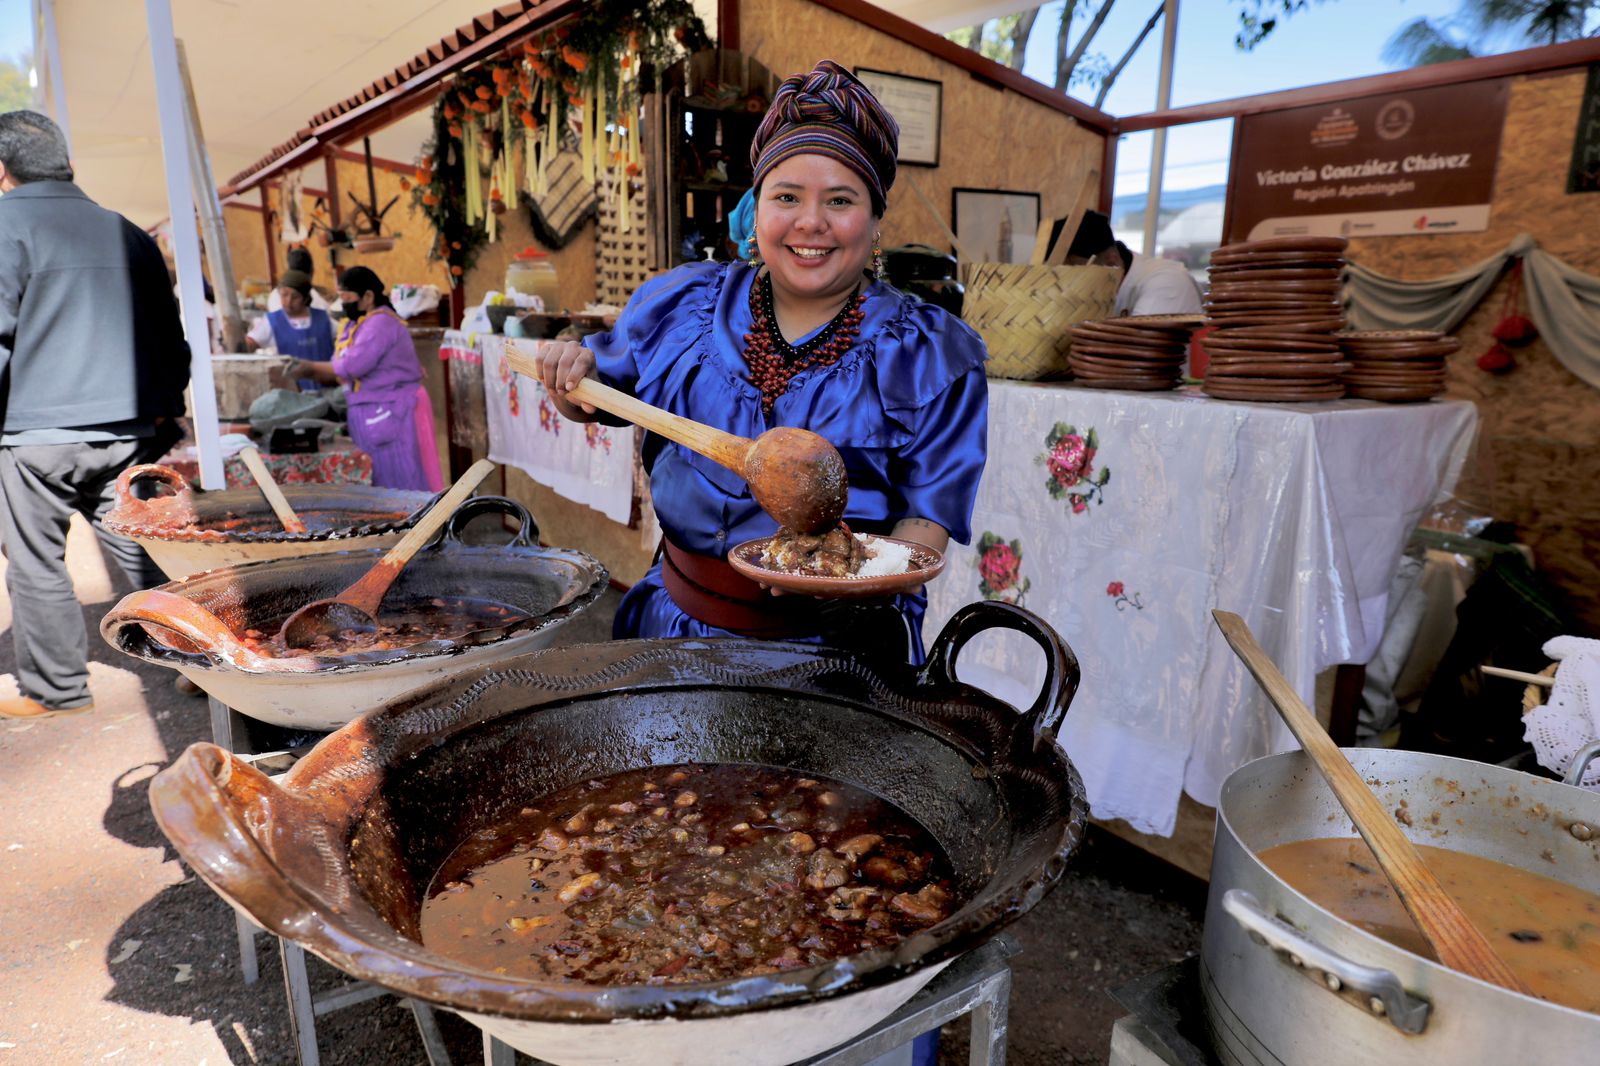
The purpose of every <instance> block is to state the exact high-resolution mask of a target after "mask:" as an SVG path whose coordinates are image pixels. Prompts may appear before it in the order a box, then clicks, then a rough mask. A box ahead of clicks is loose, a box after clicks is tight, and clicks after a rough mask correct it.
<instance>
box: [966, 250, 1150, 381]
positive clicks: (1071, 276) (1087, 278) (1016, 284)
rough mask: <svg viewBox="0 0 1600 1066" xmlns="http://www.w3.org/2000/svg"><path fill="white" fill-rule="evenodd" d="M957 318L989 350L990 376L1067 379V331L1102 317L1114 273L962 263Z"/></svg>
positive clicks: (1113, 291) (1112, 297)
mask: <svg viewBox="0 0 1600 1066" xmlns="http://www.w3.org/2000/svg"><path fill="white" fill-rule="evenodd" d="M961 280H962V283H963V284H964V285H965V287H966V302H965V303H964V304H963V305H962V311H961V317H962V318H963V319H965V320H966V323H967V325H969V326H971V327H972V328H973V329H975V330H977V331H978V332H979V334H981V335H982V336H983V340H984V343H985V344H987V345H988V348H989V362H988V364H987V365H986V366H985V371H986V372H987V373H988V375H989V376H990V377H992V378H1015V379H1018V380H1021V381H1048V380H1050V379H1052V378H1067V377H1071V376H1072V372H1071V371H1070V370H1069V369H1068V368H1067V352H1068V351H1069V350H1070V349H1071V347H1072V333H1071V330H1072V327H1073V326H1074V325H1076V324H1077V323H1079V322H1087V321H1090V320H1092V319H1097V318H1107V317H1109V316H1110V314H1111V308H1112V306H1113V305H1114V304H1115V303H1116V299H1117V282H1118V280H1119V275H1118V274H1117V272H1116V271H1115V270H1111V269H1109V268H1107V267H1099V266H1032V265H1030V264H1027V263H963V264H962V265H961Z"/></svg>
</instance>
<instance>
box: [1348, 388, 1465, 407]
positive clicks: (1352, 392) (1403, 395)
mask: <svg viewBox="0 0 1600 1066" xmlns="http://www.w3.org/2000/svg"><path fill="white" fill-rule="evenodd" d="M1443 392H1444V389H1443V388H1442V387H1440V388H1426V387H1425V388H1410V387H1407V388H1403V389H1402V388H1385V387H1380V386H1375V385H1351V386H1349V387H1348V388H1347V389H1346V390H1345V395H1346V396H1349V397H1350V398H1351V399H1352V400H1380V401H1382V402H1384V403H1420V402H1422V401H1424V400H1431V399H1433V398H1434V397H1435V396H1438V395H1440V394H1442V393H1443Z"/></svg>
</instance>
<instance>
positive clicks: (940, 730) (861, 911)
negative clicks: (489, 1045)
mask: <svg viewBox="0 0 1600 1066" xmlns="http://www.w3.org/2000/svg"><path fill="white" fill-rule="evenodd" d="M996 627H1001V628H1008V629H1014V630H1019V631H1021V632H1022V633H1024V634H1026V635H1027V636H1029V637H1031V638H1032V639H1033V640H1034V641H1035V642H1036V643H1038V644H1039V646H1040V647H1041V648H1042V649H1043V650H1044V652H1045V656H1046V662H1047V670H1046V678H1045V682H1044V684H1043V686H1042V687H1041V691H1040V692H1039V695H1038V698H1037V699H1036V700H1035V701H1034V703H1033V704H1032V705H1031V706H1030V707H1028V708H1027V709H1026V710H1024V711H1020V712H1019V711H1018V710H1017V709H1016V708H1013V707H1011V706H1010V705H1008V704H1005V703H1003V702H1001V701H999V700H996V699H995V698H993V697H992V696H989V695H988V694H986V693H984V692H983V691H981V690H979V689H975V688H972V687H970V686H967V685H965V684H962V683H961V682H959V681H958V680H956V673H957V671H956V661H957V657H958V656H959V654H960V651H961V649H962V647H963V646H964V645H965V644H966V643H967V642H968V641H969V640H970V639H971V638H973V637H974V636H977V635H978V634H980V633H982V632H985V631H987V630H990V629H993V628H996ZM1077 677H1078V672H1077V663H1076V661H1075V660H1074V659H1073V657H1072V653H1071V651H1070V650H1069V649H1068V648H1067V647H1066V646H1065V645H1064V644H1063V643H1062V642H1061V640H1060V638H1059V637H1057V636H1056V635H1055V633H1054V632H1053V631H1051V630H1050V629H1049V627H1048V626H1047V625H1045V623H1043V622H1042V621H1041V620H1039V619H1038V618H1036V617H1035V616H1033V615H1031V614H1029V613H1028V612H1026V611H1024V610H1022V609H1021V608H1017V607H1013V606H1011V605H1009V604H999V603H980V604H973V605H970V606H968V607H966V608H964V609H963V610H962V611H960V612H958V613H957V614H956V616H955V617H954V618H952V619H951V621H950V623H949V624H948V625H947V626H946V627H945V629H944V631H943V632H942V633H941V634H940V635H939V637H938V639H937V640H936V641H935V642H934V645H933V648H932V650H931V654H930V655H929V658H928V662H927V664H926V665H925V666H923V667H921V668H913V667H910V666H904V665H898V664H887V665H885V664H879V663H871V662H869V661H867V660H865V659H862V658H858V657H856V656H855V655H853V654H851V653H850V652H847V651H842V650H837V649H829V648H818V647H814V646H807V645H796V644H784V643H778V642H769V641H752V640H735V639H728V640H655V641H614V642H610V643H606V644H589V645H577V646H573V647H568V648H560V649H552V650H549V651H546V652H543V653H541V654H537V655H529V656H523V657H520V658H518V659H515V660H511V661H504V662H501V663H499V664H496V665H492V666H488V667H479V668H477V669H475V670H471V671H468V672H466V673H463V674H461V675H459V676H457V677H455V678H453V679H452V680H450V681H449V682H447V683H444V684H441V685H439V686H437V687H434V688H432V689H429V690H428V691H426V692H421V693H415V694H413V695H411V696H408V697H406V698H404V699H402V700H398V701H395V702H393V703H391V704H389V705H388V706H385V707H381V708H378V709H375V710H373V711H372V712H370V713H368V714H365V715H363V716H361V717H360V718H358V719H356V720H355V721H353V722H351V724H350V725H348V726H346V727H344V728H343V729H341V730H339V731H338V732H336V733H334V734H333V735H331V736H329V737H327V738H325V739H324V740H323V741H322V742H321V743H319V744H318V745H317V747H316V748H315V749H314V750H313V751H312V752H311V753H310V754H309V755H307V756H306V757H305V758H304V759H302V760H301V761H300V762H299V763H298V764H297V765H296V766H295V767H294V769H292V770H291V771H290V772H289V773H288V774H287V775H286V776H285V777H284V778H282V779H281V780H279V781H276V782H275V781H269V780H268V779H267V778H265V777H264V776H263V775H262V774H260V773H259V772H258V771H256V770H254V769H252V768H251V767H250V766H248V765H247V764H245V763H244V762H241V761H239V760H237V759H235V758H233V757H232V756H230V755H229V754H228V753H227V752H225V751H223V750H222V749H220V748H218V747H216V746H214V745H210V744H196V745H194V746H192V747H191V748H190V749H189V750H188V751H187V752H186V753H184V754H183V755H182V756H181V757H180V758H179V759H178V760H177V762H176V763H175V764H174V765H173V766H172V767H171V768H169V769H167V770H165V771H163V772H162V773H161V774H160V775H158V776H157V777H156V778H155V779H154V780H153V781H152V783H151V788H150V799H151V805H152V807H153V808H154V810H155V815H156V819H157V821H158V822H159V823H160V825H161V827H162V829H163V831H164V832H165V833H166V834H167V836H168V837H169V838H170V839H171V841H172V842H173V844H174V845H175V846H176V847H177V849H178V851H179V852H180V854H182V855H183V857H184V859H185V860H186V861H187V862H189V863H190V864H191V865H192V866H193V868H194V869H195V870H196V871H197V872H198V873H199V874H200V875H201V876H202V877H203V878H204V879H205V880H206V881H207V882H208V883H209V884H211V886H212V887H213V888H214V889H215V890H216V891H217V892H218V893H219V894H221V895H222V896H223V897H224V898H225V899H227V900H229V901H230V902H231V903H233V904H234V905H235V906H237V907H239V908H241V909H243V910H244V911H245V912H246V913H248V914H249V915H250V916H251V917H252V918H254V919H255V920H256V921H257V922H259V923H261V925H262V926H263V927H265V928H267V929H271V930H272V931H274V932H275V933H278V934H279V935H281V936H286V937H289V938H292V939H293V940H295V941H296V942H297V943H299V944H301V945H302V946H304V947H305V948H306V949H307V950H310V951H312V952H314V953H316V954H318V955H320V956H321V957H322V958H324V959H326V960H328V961H329V962H331V963H332V964H333V965H335V966H337V967H339V968H340V969H342V970H344V971H345V972H346V973H349V974H351V975H353V976H355V977H358V978H360V979H362V980H366V981H371V982H373V983H375V984H377V985H380V986H382V987H384V988H387V989H390V990H392V991H394V992H397V993H399V994H401V995H405V996H412V997H416V998H418V999H421V1000H425V1001H427V1002H429V1003H433V1004H435V1005H438V1006H442V1007H447V1008H450V1009H453V1010H456V1011H458V1012H460V1013H461V1014H462V1015H464V1016H465V1017H467V1018H468V1019H469V1020H471V1021H472V1022H474V1023H475V1024H477V1025H479V1026H481V1027H482V1028H483V1029H484V1030H485V1031H486V1032H488V1033H490V1034H492V1035H493V1036H495V1037H497V1038H499V1039H500V1040H502V1041H504V1042H505V1043H507V1044H508V1045H510V1046H512V1047H514V1048H516V1049H518V1050H519V1051H522V1052H525V1053H527V1054H529V1055H531V1056H533V1057H535V1058H537V1059H539V1060H541V1061H544V1062H549V1063H555V1064H558V1066H599V1064H602V1063H608V1064H615V1063H650V1064H651V1066H777V1064H780V1063H789V1062H794V1061H797V1060H800V1059H804V1058H808V1057H810V1056H812V1055H815V1054H817V1053H819V1052H821V1051H823V1050H825V1049H827V1048H829V1047H832V1046H834V1045H837V1044H840V1043H842V1042H844V1041H847V1040H849V1039H851V1038H852V1037H853V1036H855V1035H856V1034H858V1033H860V1032H862V1031H863V1030H865V1029H867V1028H868V1027H870V1026H872V1025H873V1024H875V1023H877V1022H878V1021H880V1020H882V1019H883V1018H884V1017H887V1016H888V1015H889V1014H890V1013H892V1012H893V1011H894V1010H895V1009H897V1008H898V1007H899V1006H900V1005H901V1004H903V1003H904V1002H905V1001H906V1000H907V999H909V998H910V997H911V996H912V995H913V994H914V993H915V992H916V991H917V990H918V989H920V988H921V987H922V986H923V985H925V984H926V983H927V982H928V981H929V980H931V979H932V978H933V976H934V975H935V974H937V973H938V972H939V970H940V969H941V968H942V967H944V966H945V965H947V964H948V963H949V962H950V961H951V960H953V959H954V958H956V957H957V956H959V955H960V954H962V953H963V952H966V951H969V950H971V949H972V948H974V947H977V946H979V945H980V944H982V943H984V942H985V941H987V940H988V939H989V938H990V937H992V936H994V935H995V933H996V932H998V931H999V930H1000V929H1001V928H1003V927H1004V926H1005V925H1006V924H1008V923H1009V922H1011V921H1013V920H1015V919H1016V918H1018V917H1020V916H1021V915H1022V914H1024V913H1026V912H1027V911H1028V910H1029V909H1030V908H1031V907H1032V906H1033V905H1034V904H1036V903H1037V902H1038V901H1039V900H1040V899H1041V898H1042V897H1043V896H1044V894H1045V893H1046V892H1048V891H1049V890H1050V888H1051V887H1053V886H1054V884H1055V883H1056V882H1057V881H1058V880H1059V879H1060V877H1061V876H1062V874H1063V872H1064V870H1065V868H1066V863H1067V860H1068V859H1069V858H1070V856H1071V855H1072V854H1073V852H1074V851H1075V850H1076V848H1077V846H1078V843H1079V841H1080V839H1081V837H1082V833H1083V827H1084V820H1085V817H1086V814H1087V809H1086V804H1085V801H1084V797H1083V790H1082V784H1081V782H1080V780H1079V778H1078V775H1077V773H1076V771H1075V770H1074V769H1073V767H1072V765H1071V763H1070V762H1069V761H1068V759H1067V757H1066V755H1065V753H1064V752H1063V751H1062V750H1061V748H1060V746H1059V745H1058V744H1057V742H1056V739H1055V736H1056V730H1057V727H1058V726H1059V725H1060V723H1061V719H1062V717H1063V715H1064V714H1065V712H1066V709H1067V705H1068V703H1069V702H1070V700H1071V698H1072V694H1073V692H1074V690H1075V689H1076V685H1077Z"/></svg>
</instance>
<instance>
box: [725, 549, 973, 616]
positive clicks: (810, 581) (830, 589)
mask: <svg viewBox="0 0 1600 1066" xmlns="http://www.w3.org/2000/svg"><path fill="white" fill-rule="evenodd" d="M872 539H873V540H881V541H887V542H888V543H890V544H901V545H904V546H905V547H907V548H910V549H911V569H909V570H907V571H906V572H905V573H903V574H885V575H884V576H882V577H813V576H811V575H810V574H795V573H791V572H789V571H787V570H774V569H772V568H771V567H768V566H766V565H764V564H763V563H762V562H761V553H762V552H764V551H765V550H766V548H767V545H768V543H770V542H771V540H772V538H771V537H759V538H757V539H756V540H747V541H745V542H744V543H743V544H739V545H735V546H734V548H733V550H732V551H730V552H728V562H729V563H730V564H731V565H732V566H733V568H734V569H735V570H737V571H739V573H741V574H743V575H744V576H745V577H747V578H749V579H750V580H751V581H759V582H760V583H761V584H763V585H770V586H771V587H773V588H775V589H782V590H783V591H784V592H797V593H800V594H802V595H806V596H820V597H822V598H823V599H830V600H853V599H863V598H865V597H869V596H893V595H894V594H895V593H897V592H906V591H909V590H911V589H914V588H916V587H917V586H918V585H925V584H927V583H928V582H929V581H932V580H933V579H934V578H936V577H938V576H939V574H940V572H941V571H943V570H944V556H943V555H942V554H940V553H939V552H937V551H934V550H933V549H932V548H930V547H928V546H927V545H925V544H917V543H915V542H914V541H909V540H899V539H897V538H895V537H879V536H876V535H872Z"/></svg>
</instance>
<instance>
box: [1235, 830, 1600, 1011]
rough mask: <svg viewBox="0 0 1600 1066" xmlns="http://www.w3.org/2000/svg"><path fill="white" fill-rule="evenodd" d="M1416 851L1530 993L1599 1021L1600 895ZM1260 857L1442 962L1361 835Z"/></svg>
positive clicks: (1362, 921) (1472, 859)
mask: <svg viewBox="0 0 1600 1066" xmlns="http://www.w3.org/2000/svg"><path fill="white" fill-rule="evenodd" d="M1417 850H1418V851H1420V852H1422V857H1423V860H1424V861H1425V862H1426V863H1427V865H1428V869H1430V870H1432V871H1433V872H1434V874H1435V875H1436V876H1437V877H1438V878H1439V880H1440V881H1441V882H1443V884H1444V887H1445V889H1446V890H1447V891H1448V892H1449V893H1450V896H1451V898H1452V899H1454V900H1455V901H1456V903H1458V904H1459V905H1460V906H1461V909H1462V910H1463V911H1465V912H1466V915H1467V917H1468V918H1470V919H1471V920H1472V924H1474V925H1476V926H1477V927H1478V929H1479V930H1480V931H1481V932H1482V933H1483V935H1484V936H1486V937H1488V938H1489V943H1490V944H1491V945H1493V947H1494V949H1495V951H1496V952H1497V953H1498V954H1499V955H1500V957H1501V958H1502V959H1504V960H1505V962H1506V965H1507V966H1509V967H1511V969H1512V971H1513V972H1515V973H1516V975H1517V976H1518V977H1520V978H1522V981H1523V983H1524V984H1526V985H1527V986H1528V988H1529V989H1531V990H1532V991H1533V994H1534V995H1536V996H1538V997H1539V998H1540V999H1545V1000H1549V1001H1550V1002H1551V1003H1559V1004H1561V1005H1562V1006H1565V1007H1574V1008H1576V1009H1578V1010H1583V1011H1589V1012H1591V1013H1595V1014H1600V896H1597V895H1595V894H1594V893H1592V892H1585V891H1584V890H1583V889H1581V888H1574V887H1573V886H1571V885H1568V884H1565V883H1563V882H1561V881H1557V880H1555V879H1554V878H1550V877H1544V876H1542V875H1540V874H1536V873H1531V872H1529V871H1527V870H1522V869H1519V868H1518V867H1515V866H1508V865H1507V864H1505V863H1502V862H1495V861H1494V860H1492V859H1483V858H1479V857H1478V856H1476V855H1468V854H1465V853H1464V852H1459V851H1450V850H1448V849H1446V848H1434V847H1428V846H1426V845H1421V844H1419V845H1417ZM1260 859H1261V861H1262V862H1264V863H1266V865H1267V868H1268V869H1270V870H1271V871H1272V872H1273V873H1275V874H1277V875H1278V876H1279V877H1281V878H1283V879H1284V880H1285V881H1287V882H1288V883H1289V885H1290V886H1291V887H1292V888H1294V889H1295V890H1296V891H1298V892H1300V893H1301V894H1303V895H1305V896H1307V897H1309V898H1310V899H1311V901H1312V902H1313V903H1316V904H1317V905H1318V906H1321V907H1323V908H1325V909H1326V910H1330V911H1332V912H1333V913H1334V914H1336V915H1338V916H1339V917H1340V918H1343V919H1344V920H1345V921H1347V922H1349V923H1350V924H1352V925H1355V926H1359V927H1360V928H1362V929H1365V930H1366V931H1367V932H1369V933H1372V934H1373V935H1375V936H1380V937H1382V938H1383V939H1385V940H1387V941H1389V942H1390V943H1391V944H1394V945H1395V946H1397V947H1400V948H1404V949H1405V950H1406V951H1409V952H1411V953H1413V954H1415V955H1421V956H1422V957H1423V958H1427V959H1432V960H1433V961H1435V962H1437V961H1438V957H1437V956H1436V955H1435V954H1434V953H1433V948H1432V947H1430V946H1429V944H1428V942H1427V941H1426V940H1425V939H1423V937H1422V934H1421V933H1420V932H1418V931H1417V928H1416V926H1415V925H1413V924H1412V922H1411V918H1410V916H1409V915H1407V914H1406V912H1405V908H1404V906H1402V905H1401V903H1400V897H1399V896H1397V895H1396V894H1395V891H1394V888H1393V887H1392V886H1390V884H1389V879H1388V878H1387V877H1385V876H1384V875H1383V871H1382V870H1381V869H1379V867H1378V860H1377V858H1376V857H1375V856H1374V855H1373V854H1372V851H1371V849H1369V848H1368V847H1367V845H1366V842H1365V841H1363V840H1361V839H1360V838H1359V837H1356V838H1344V837H1326V838H1319V839H1315V840H1297V841H1295V842H1294V843H1292V844H1279V845H1278V846H1277V847H1272V848H1268V849H1266V850H1265V851H1263V852H1261V854H1260Z"/></svg>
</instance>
